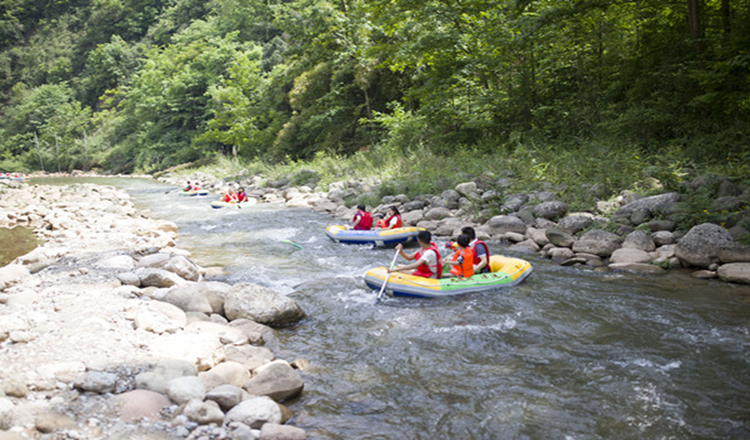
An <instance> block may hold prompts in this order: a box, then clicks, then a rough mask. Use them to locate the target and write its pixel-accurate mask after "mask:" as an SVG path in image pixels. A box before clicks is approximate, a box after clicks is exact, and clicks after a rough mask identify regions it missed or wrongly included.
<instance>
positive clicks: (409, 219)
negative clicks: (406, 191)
mask: <svg viewBox="0 0 750 440" xmlns="http://www.w3.org/2000/svg"><path fill="white" fill-rule="evenodd" d="M423 218H424V212H423V211H422V210H421V209H419V210H416V211H409V212H406V213H404V214H401V221H402V222H403V223H404V225H411V226H414V225H416V224H417V223H419V222H420V221H422V219H423Z"/></svg>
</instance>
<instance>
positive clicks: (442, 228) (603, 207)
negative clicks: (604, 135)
mask: <svg viewBox="0 0 750 440" xmlns="http://www.w3.org/2000/svg"><path fill="white" fill-rule="evenodd" d="M204 177H205V176H204ZM293 177H294V176H293ZM307 177H308V179H309V180H310V181H309V182H307V183H306V184H301V185H299V186H294V183H295V182H294V181H295V179H294V178H292V179H282V180H281V181H276V182H264V181H263V179H261V178H260V177H258V176H249V177H245V178H242V179H240V180H239V183H237V184H236V185H243V186H244V187H245V188H246V189H247V190H248V193H249V194H251V195H252V196H254V197H256V198H258V199H259V200H260V201H263V202H275V203H284V204H285V205H286V206H288V207H295V208H296V207H309V208H313V209H315V210H318V211H321V212H326V213H328V214H330V215H332V216H334V217H336V218H338V219H340V220H342V221H349V220H350V219H351V218H352V216H353V214H354V209H353V208H351V207H352V206H354V205H356V204H357V203H367V201H370V203H372V200H377V206H374V207H372V206H370V207H369V208H371V210H372V211H373V212H381V213H384V212H385V211H386V209H387V207H388V206H390V205H395V206H397V207H398V208H399V210H400V211H401V213H402V219H403V222H404V224H405V225H410V226H418V227H422V228H425V229H427V230H429V231H431V232H433V234H435V235H437V236H444V237H456V236H457V235H458V234H459V232H460V230H461V228H462V227H464V226H473V227H474V228H475V230H476V231H477V235H478V236H479V237H480V238H483V239H497V240H502V241H505V242H508V243H509V244H510V246H509V248H508V249H509V250H510V251H513V252H539V253H541V255H543V256H545V257H548V258H551V259H552V260H553V261H555V262H558V263H560V264H562V265H567V266H571V265H584V266H591V267H609V268H610V269H615V270H625V271H630V272H637V273H648V274H658V273H663V272H664V271H665V269H669V268H678V267H680V268H693V269H695V270H696V271H695V273H694V275H695V276H696V277H699V278H717V277H718V278H720V279H722V280H724V281H731V282H738V283H746V284H750V247H749V246H745V245H741V244H739V243H738V242H737V241H736V240H737V239H739V238H740V237H741V236H743V235H746V234H748V233H749V231H748V230H746V229H744V228H743V227H742V226H740V225H735V226H733V227H732V228H730V229H729V230H726V229H724V228H723V227H721V226H719V225H716V224H712V223H704V224H700V225H698V226H695V227H694V228H692V229H691V230H690V231H677V230H676V227H677V223H676V222H675V221H674V220H671V218H674V217H675V214H676V213H677V212H678V211H679V209H680V203H681V202H682V201H681V200H680V196H679V195H678V194H677V193H674V192H670V193H663V194H658V195H655V196H650V197H639V196H638V195H636V194H634V193H632V192H623V193H622V194H621V195H620V196H619V197H617V198H616V199H615V200H612V201H599V202H597V205H596V207H592V209H591V210H590V211H589V212H569V208H568V206H567V204H566V203H564V202H563V201H560V200H557V198H556V195H555V193H554V192H552V191H533V192H530V193H510V194H505V193H504V192H503V191H504V189H505V188H507V187H508V186H510V184H511V179H509V178H507V177H504V178H499V179H497V178H495V177H494V175H492V173H489V172H488V173H484V174H483V175H481V176H479V177H477V178H476V179H474V180H473V181H467V182H464V183H460V184H458V185H456V187H455V188H454V189H450V190H446V191H443V192H442V193H441V194H440V195H431V194H422V195H418V196H416V197H413V198H410V197H408V196H406V195H405V194H399V195H395V196H385V197H382V198H378V197H376V196H375V195H374V194H376V192H377V191H376V190H377V186H378V184H379V182H377V181H375V180H372V179H370V180H368V181H364V182H359V181H346V182H345V181H341V182H335V183H333V184H331V185H329V188H328V191H320V190H319V189H320V188H319V187H317V186H316V185H315V183H316V182H317V179H315V178H314V177H315V175H314V172H310V173H308V174H307ZM297 180H299V179H297ZM166 181H169V179H166ZM172 183H175V181H174V180H173V181H172ZM700 184H701V183H700V182H692V183H691V185H700ZM227 185H231V184H230V183H228V182H227V181H218V182H214V183H212V184H209V186H212V187H216V188H225V187H226V186H227ZM592 190H595V188H594V189H592ZM718 196H720V197H718V199H717V200H716V203H718V204H719V205H721V206H725V205H727V203H729V202H731V203H732V205H731V206H733V207H741V206H743V205H742V204H743V203H744V206H748V205H750V188H740V187H737V186H734V185H733V184H732V183H731V182H729V181H724V182H722V185H721V188H720V193H719V194H718ZM730 199H731V200H730ZM713 208H716V206H714V207H712V209H713ZM498 213H499V214H498ZM493 214H494V215H493ZM746 216H747V217H748V218H750V214H748V213H746ZM735 223H736V222H735ZM725 266H726V267H725ZM722 267H724V268H723V269H721V268H722ZM720 269H721V270H720Z"/></svg>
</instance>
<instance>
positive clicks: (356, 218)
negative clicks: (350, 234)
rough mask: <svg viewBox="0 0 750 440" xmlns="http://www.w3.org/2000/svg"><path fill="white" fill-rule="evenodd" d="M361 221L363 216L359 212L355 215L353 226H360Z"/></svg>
mask: <svg viewBox="0 0 750 440" xmlns="http://www.w3.org/2000/svg"><path fill="white" fill-rule="evenodd" d="M360 220H362V215H361V214H360V213H359V212H358V213H356V214H354V220H353V224H352V226H353V227H356V226H357V225H358V224H359V222H360Z"/></svg>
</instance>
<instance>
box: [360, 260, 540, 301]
mask: <svg viewBox="0 0 750 440" xmlns="http://www.w3.org/2000/svg"><path fill="white" fill-rule="evenodd" d="M490 268H491V269H492V272H491V273H482V274H478V275H474V276H473V277H469V278H442V279H439V280H436V279H432V278H423V277H417V276H414V275H410V274H406V273H401V272H393V273H392V274H391V276H390V277H389V278H388V283H387V284H386V286H385V292H386V293H387V294H389V295H392V296H411V297H418V298H442V297H446V296H455V295H463V294H466V293H474V292H483V291H486V290H491V289H496V288H499V287H510V286H515V285H517V284H519V283H520V282H522V281H523V280H525V279H526V278H527V277H528V276H529V275H531V271H532V268H531V264H530V263H529V262H528V261H525V260H522V259H520V258H511V257H504V256H502V255H493V256H492V257H490ZM386 275H387V272H386V268H385V267H376V268H374V269H370V270H368V271H367V273H366V274H365V283H366V284H367V286H368V287H370V288H371V289H373V290H380V288H381V287H382V286H383V281H384V280H385V278H386Z"/></svg>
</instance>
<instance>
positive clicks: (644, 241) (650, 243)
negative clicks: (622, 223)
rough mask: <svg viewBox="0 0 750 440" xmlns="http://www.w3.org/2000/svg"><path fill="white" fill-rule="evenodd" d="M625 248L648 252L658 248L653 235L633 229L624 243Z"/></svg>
mask: <svg viewBox="0 0 750 440" xmlns="http://www.w3.org/2000/svg"><path fill="white" fill-rule="evenodd" d="M622 247H623V248H628V249H639V250H642V251H646V252H652V251H653V250H655V249H656V244H655V243H654V240H652V239H651V237H650V236H649V235H648V234H646V233H645V232H641V231H633V232H631V233H630V234H628V236H627V237H625V241H624V242H623V243H622Z"/></svg>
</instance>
